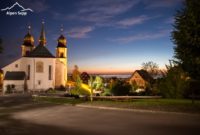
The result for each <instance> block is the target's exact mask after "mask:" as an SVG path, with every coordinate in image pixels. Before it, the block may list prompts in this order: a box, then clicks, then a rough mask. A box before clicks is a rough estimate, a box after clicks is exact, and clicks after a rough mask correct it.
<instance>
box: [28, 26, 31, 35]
mask: <svg viewBox="0 0 200 135" xmlns="http://www.w3.org/2000/svg"><path fill="white" fill-rule="evenodd" d="M28 33H29V34H31V25H28Z"/></svg>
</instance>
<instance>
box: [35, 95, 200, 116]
mask: <svg viewBox="0 0 200 135" xmlns="http://www.w3.org/2000/svg"><path fill="white" fill-rule="evenodd" d="M35 101H37V102H47V103H54V104H71V105H76V104H83V105H91V106H106V107H116V108H128V109H144V110H155V111H167V112H185V113H200V101H195V104H192V101H191V100H186V99H132V100H126V101H109V100H103V101H100V100H99V101H98V100H97V101H93V102H90V101H85V100H83V99H72V98H55V97H54V98H53V97H37V98H36V99H35Z"/></svg>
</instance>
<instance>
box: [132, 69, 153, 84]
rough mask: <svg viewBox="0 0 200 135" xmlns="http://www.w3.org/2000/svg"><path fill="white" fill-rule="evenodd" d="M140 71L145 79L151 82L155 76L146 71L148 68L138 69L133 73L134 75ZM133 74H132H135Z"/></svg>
mask: <svg viewBox="0 0 200 135" xmlns="http://www.w3.org/2000/svg"><path fill="white" fill-rule="evenodd" d="M136 72H137V73H138V74H139V75H140V76H141V77H142V78H143V79H144V80H145V81H148V82H150V81H152V80H153V78H152V77H151V75H150V74H149V73H148V72H147V71H146V70H143V69H142V70H136V71H135V72H134V73H133V75H134V74H135V73H136ZM133 75H132V76H133ZM132 76H131V77H132Z"/></svg>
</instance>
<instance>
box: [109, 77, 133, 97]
mask: <svg viewBox="0 0 200 135" xmlns="http://www.w3.org/2000/svg"><path fill="white" fill-rule="evenodd" d="M130 90H131V85H129V84H128V83H126V82H124V81H120V80H118V81H117V82H116V83H115V85H114V86H112V89H111V93H112V94H113V95H115V96H125V95H128V94H129V92H130Z"/></svg>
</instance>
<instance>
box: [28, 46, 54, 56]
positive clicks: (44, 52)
mask: <svg viewBox="0 0 200 135" xmlns="http://www.w3.org/2000/svg"><path fill="white" fill-rule="evenodd" d="M27 57H42V58H55V56H53V54H51V52H50V51H49V50H48V49H47V48H46V47H45V46H44V45H40V44H39V45H38V46H37V47H36V48H35V49H34V50H33V51H32V52H30V53H29V54H28V55H27Z"/></svg>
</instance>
